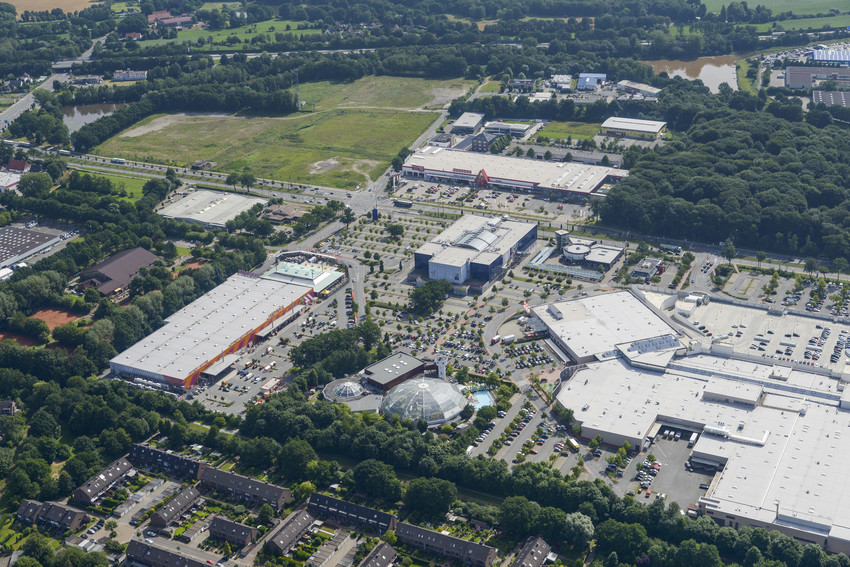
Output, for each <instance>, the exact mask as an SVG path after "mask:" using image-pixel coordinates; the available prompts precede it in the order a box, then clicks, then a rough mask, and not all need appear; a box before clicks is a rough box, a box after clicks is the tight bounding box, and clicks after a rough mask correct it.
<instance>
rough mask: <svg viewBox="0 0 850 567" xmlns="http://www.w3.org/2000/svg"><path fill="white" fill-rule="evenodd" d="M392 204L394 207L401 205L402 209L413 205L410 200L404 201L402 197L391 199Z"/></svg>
mask: <svg viewBox="0 0 850 567" xmlns="http://www.w3.org/2000/svg"><path fill="white" fill-rule="evenodd" d="M393 205H395V206H396V207H401V208H402V209H409V208H410V207H412V206H413V202H412V201H405V200H404V199H395V200H393Z"/></svg>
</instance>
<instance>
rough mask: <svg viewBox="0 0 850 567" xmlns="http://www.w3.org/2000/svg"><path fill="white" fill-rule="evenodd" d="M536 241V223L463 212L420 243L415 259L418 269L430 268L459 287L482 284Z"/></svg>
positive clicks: (431, 274)
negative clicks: (425, 241) (449, 223)
mask: <svg viewBox="0 0 850 567" xmlns="http://www.w3.org/2000/svg"><path fill="white" fill-rule="evenodd" d="M536 241H537V225H536V224H534V223H527V222H520V221H514V220H508V219H506V218H487V217H482V216H478V215H464V216H462V217H461V218H460V219H458V220H457V221H456V222H455V223H454V224H452V225H451V226H450V227H448V228H447V229H445V230H444V231H443V232H441V233H440V234H439V235H438V236H437V237H435V238H433V239H432V240H431V241H430V242H427V243H425V244H423V245H422V246H420V247H419V248H418V249H417V250H416V252H415V253H414V262H415V267H416V269H420V270H427V271H428V277H429V278H430V279H445V280H448V281H449V282H451V283H452V284H453V285H456V286H462V285H464V284H466V283H467V282H470V281H471V282H473V283H476V285H477V287H481V286H482V285H483V284H485V283H487V282H489V281H492V280H494V279H495V278H497V277H498V276H499V274H501V273H502V271H503V270H505V269H507V268H508V266H510V264H511V262H512V261H513V260H514V258H515V257H516V256H517V255H518V254H522V253H524V252H525V251H527V250H528V249H529V248H531V246H533V245H534V243H535V242H536Z"/></svg>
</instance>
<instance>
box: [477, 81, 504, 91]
mask: <svg viewBox="0 0 850 567" xmlns="http://www.w3.org/2000/svg"><path fill="white" fill-rule="evenodd" d="M501 90H502V82H501V81H489V82H487V83H484V84H483V85H481V88H480V89H478V92H479V93H498V92H500V91H501Z"/></svg>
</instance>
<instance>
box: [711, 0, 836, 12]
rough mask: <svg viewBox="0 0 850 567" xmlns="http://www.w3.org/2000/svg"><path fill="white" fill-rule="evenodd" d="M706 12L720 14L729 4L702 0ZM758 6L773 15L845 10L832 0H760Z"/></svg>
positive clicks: (722, 0)
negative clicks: (771, 12)
mask: <svg viewBox="0 0 850 567" xmlns="http://www.w3.org/2000/svg"><path fill="white" fill-rule="evenodd" d="M703 4H705V7H706V10H708V11H709V12H714V13H715V14H719V13H720V8H721V6H723V5H724V4H727V5H728V4H729V2H728V0H704V2H703ZM759 4H761V5H763V6H764V7H766V8H770V9H771V10H772V11H773V14H774V15H776V14H781V13H782V12H789V11H790V12H794V13H795V14H797V15H801V14H828V13H829V11H830V10H831V9H832V8H839V9H842V10H846V9H847V6H846V5H845V6H844V7H843V8H842V7H841V6H840V4H841V2H835V1H833V0H799V1H797V0H760V1H759Z"/></svg>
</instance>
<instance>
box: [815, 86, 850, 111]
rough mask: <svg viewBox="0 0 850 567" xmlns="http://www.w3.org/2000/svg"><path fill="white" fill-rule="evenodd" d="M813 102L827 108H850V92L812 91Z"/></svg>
mask: <svg viewBox="0 0 850 567" xmlns="http://www.w3.org/2000/svg"><path fill="white" fill-rule="evenodd" d="M812 102H813V103H815V104H820V103H821V102H822V103H824V104H825V105H827V106H843V107H844V108H847V107H850V92H845V91H817V90H815V91H812Z"/></svg>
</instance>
